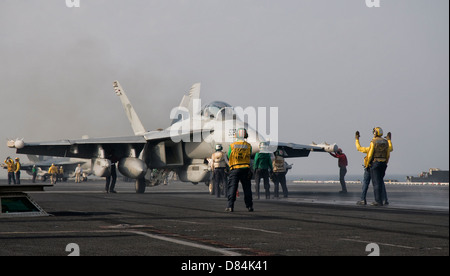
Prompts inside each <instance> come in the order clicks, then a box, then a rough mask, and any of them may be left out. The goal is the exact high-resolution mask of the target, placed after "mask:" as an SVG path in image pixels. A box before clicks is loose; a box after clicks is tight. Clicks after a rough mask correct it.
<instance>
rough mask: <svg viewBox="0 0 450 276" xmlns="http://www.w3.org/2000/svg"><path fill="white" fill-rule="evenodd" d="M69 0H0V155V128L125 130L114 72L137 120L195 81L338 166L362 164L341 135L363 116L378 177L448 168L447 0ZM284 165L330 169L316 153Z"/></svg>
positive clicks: (36, 135) (354, 169)
mask: <svg viewBox="0 0 450 276" xmlns="http://www.w3.org/2000/svg"><path fill="white" fill-rule="evenodd" d="M79 2H80V6H79V7H68V6H67V4H66V1H65V0H19V1H18V0H2V1H0V87H1V89H0V110H1V111H2V126H1V130H0V142H1V141H2V142H1V143H3V146H1V145H0V157H1V158H6V157H7V156H11V157H16V154H15V150H12V149H9V148H7V147H6V140H7V139H8V138H24V139H25V142H27V141H28V142H38V141H53V140H58V139H77V138H80V137H82V136H83V135H88V136H89V137H115V136H128V135H132V133H133V132H132V129H131V127H130V124H129V123H128V120H127V118H126V116H125V114H124V112H123V109H122V106H121V104H120V101H119V99H118V98H117V97H116V96H115V94H114V90H113V88H112V83H113V81H114V80H119V81H120V83H121V85H122V86H123V88H124V89H125V91H126V92H127V94H128V97H129V98H130V101H131V102H132V103H133V105H134V107H135V109H136V111H137V113H138V114H139V116H140V117H141V120H142V122H143V124H144V125H145V127H146V128H147V129H148V130H153V129H156V128H165V127H168V126H169V124H170V121H171V119H170V118H169V115H170V110H171V109H172V108H173V107H175V106H177V105H178V104H179V102H180V100H181V98H182V96H183V95H184V94H185V93H187V92H188V91H189V88H190V87H191V85H192V84H194V83H197V82H201V98H202V103H203V104H207V103H209V102H211V101H214V100H221V101H225V102H228V103H229V104H231V105H234V106H241V107H244V108H245V107H267V108H269V107H277V108H278V131H279V132H278V137H279V140H280V141H281V142H293V143H298V144H310V143H311V142H313V141H314V142H316V143H320V142H328V143H337V144H338V145H339V147H340V148H342V150H343V151H344V153H345V154H346V155H347V158H348V162H349V166H348V174H355V175H356V174H361V175H362V173H363V170H362V162H363V157H364V154H362V153H360V152H357V151H356V148H355V144H354V135H355V131H357V130H359V131H360V133H361V144H362V146H369V143H370V140H371V138H372V133H371V132H372V129H373V128H374V127H376V126H379V127H381V128H382V129H383V130H384V132H385V133H387V132H391V133H392V143H393V146H394V151H393V152H392V153H391V159H390V161H389V166H388V169H387V174H388V175H389V174H404V175H417V174H419V173H420V172H421V171H427V170H428V169H429V168H440V169H447V170H448V169H449V77H448V76H449V1H447V0H432V1H430V0H389V1H388V0H380V1H379V3H380V6H379V7H371V8H370V7H368V5H367V4H366V1H365V0H340V1H335V0H276V1H274V0H145V1H143V0H80V1H79ZM367 2H374V1H367ZM375 2H377V1H375ZM19 157H22V160H23V161H27V159H26V158H25V157H24V156H19ZM2 160H4V159H2ZM288 162H289V163H291V164H293V170H292V172H291V173H292V174H296V175H311V174H324V175H333V174H336V177H337V175H338V172H339V171H338V170H339V169H338V166H337V159H335V158H333V157H331V156H330V155H329V154H328V153H316V152H313V153H311V154H310V155H309V157H307V158H295V159H289V160H288ZM4 176H6V173H5V172H4V171H2V172H0V177H4ZM401 180H404V179H401Z"/></svg>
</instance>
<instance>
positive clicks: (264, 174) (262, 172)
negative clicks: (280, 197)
mask: <svg viewBox="0 0 450 276" xmlns="http://www.w3.org/2000/svg"><path fill="white" fill-rule="evenodd" d="M261 178H262V179H263V180H264V190H266V199H269V198H270V182H269V170H268V169H256V171H255V188H256V196H257V197H258V199H259V182H260V181H261Z"/></svg>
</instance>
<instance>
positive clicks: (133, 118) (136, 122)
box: [113, 81, 146, 135]
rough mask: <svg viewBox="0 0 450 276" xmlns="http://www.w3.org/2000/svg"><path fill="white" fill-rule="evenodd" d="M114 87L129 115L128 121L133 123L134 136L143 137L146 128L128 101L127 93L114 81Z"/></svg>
mask: <svg viewBox="0 0 450 276" xmlns="http://www.w3.org/2000/svg"><path fill="white" fill-rule="evenodd" d="M113 86H114V91H115V92H116V95H117V96H119V98H120V101H121V102H122V106H123V108H124V109H125V113H126V114H127V117H128V120H129V121H130V123H131V127H132V128H133V131H134V135H143V134H144V133H145V132H146V131H145V128H144V126H143V125H142V122H141V120H140V119H139V117H138V115H137V113H136V111H135V110H134V108H133V106H132V105H131V103H130V100H128V97H127V95H126V94H125V91H124V90H123V88H122V86H120V83H119V82H118V81H114V82H113Z"/></svg>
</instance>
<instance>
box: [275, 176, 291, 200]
mask: <svg viewBox="0 0 450 276" xmlns="http://www.w3.org/2000/svg"><path fill="white" fill-rule="evenodd" d="M273 183H274V184H275V185H274V194H275V195H274V196H275V197H279V194H278V193H279V189H280V186H279V184H281V189H283V197H288V189H287V186H286V173H285V172H276V173H273Z"/></svg>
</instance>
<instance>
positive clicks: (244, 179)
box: [225, 128, 253, 212]
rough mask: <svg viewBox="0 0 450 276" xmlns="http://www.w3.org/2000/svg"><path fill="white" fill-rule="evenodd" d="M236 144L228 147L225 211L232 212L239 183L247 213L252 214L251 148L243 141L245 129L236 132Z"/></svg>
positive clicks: (245, 135)
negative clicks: (228, 171) (228, 166)
mask: <svg viewBox="0 0 450 276" xmlns="http://www.w3.org/2000/svg"><path fill="white" fill-rule="evenodd" d="M235 137H236V139H237V141H236V142H234V143H232V144H231V145H230V148H229V150H228V162H229V165H230V174H229V175H228V194H227V196H228V205H227V208H226V209H225V211H227V212H233V211H234V202H235V201H236V191H237V189H238V186H239V181H240V182H241V183H242V189H243V190H244V202H245V206H246V207H247V209H248V211H249V212H253V197H252V185H251V178H252V173H251V170H250V158H251V155H252V146H251V145H250V144H249V143H247V141H245V139H246V138H247V137H248V133H247V130H246V129H245V128H239V129H237V130H236V134H235Z"/></svg>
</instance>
